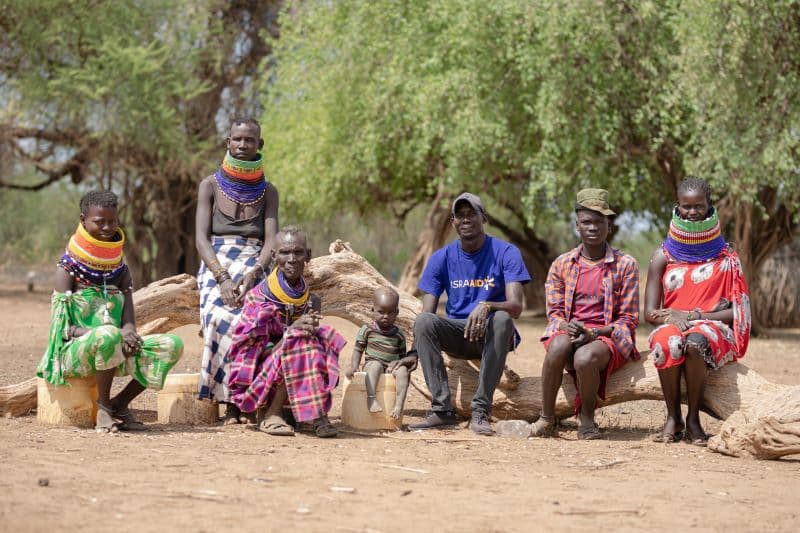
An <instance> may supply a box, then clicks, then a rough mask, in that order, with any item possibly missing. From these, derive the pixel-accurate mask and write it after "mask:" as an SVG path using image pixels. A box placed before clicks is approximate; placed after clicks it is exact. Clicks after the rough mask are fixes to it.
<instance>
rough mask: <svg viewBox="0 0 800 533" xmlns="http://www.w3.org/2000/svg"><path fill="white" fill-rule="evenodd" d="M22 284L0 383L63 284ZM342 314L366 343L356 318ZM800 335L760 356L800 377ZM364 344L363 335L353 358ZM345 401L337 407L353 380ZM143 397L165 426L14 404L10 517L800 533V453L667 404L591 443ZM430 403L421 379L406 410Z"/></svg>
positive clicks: (67, 527) (227, 524) (530, 352)
mask: <svg viewBox="0 0 800 533" xmlns="http://www.w3.org/2000/svg"><path fill="white" fill-rule="evenodd" d="M23 289H24V288H23V287H21V286H19V287H15V286H10V285H5V286H0V323H2V330H0V385H6V384H9V383H15V382H18V381H22V380H24V379H27V378H29V377H30V376H32V375H33V373H34V371H35V368H36V364H37V363H38V360H39V357H40V355H41V353H42V351H43V346H44V344H45V340H46V337H47V328H48V320H49V293H48V292H47V291H45V290H44V289H42V290H40V291H38V292H35V293H33V294H28V293H25V292H24V290H23ZM329 322H330V323H332V324H333V325H334V326H335V327H337V328H339V329H340V331H342V333H343V334H344V335H345V336H346V337H347V338H348V339H349V340H350V341H351V342H352V339H353V338H354V336H355V333H356V328H355V326H353V325H352V324H349V323H346V322H343V321H340V320H334V319H331V320H329ZM518 325H519V327H520V330H521V332H522V335H523V344H522V346H521V348H520V349H519V350H518V352H517V353H516V354H514V355H512V356H511V357H510V360H509V365H510V366H511V367H512V368H514V369H515V370H517V371H518V372H519V373H520V374H522V375H538V374H539V371H540V366H541V361H542V357H543V355H544V353H543V351H542V348H541V345H540V344H539V343H538V341H537V338H538V336H539V334H540V332H541V331H542V328H543V321H542V319H534V318H530V317H523V318H522V319H521V320H520V321H519V324H518ZM177 333H179V334H180V335H181V337H182V338H183V339H184V341H185V342H186V348H187V349H186V353H185V355H184V358H183V360H182V361H181V362H180V363H178V366H177V367H176V369H175V371H178V372H196V371H197V367H198V364H199V360H200V339H199V338H198V337H197V328H196V327H193V326H192V327H184V328H181V329H179V330H177ZM645 341H646V331H641V332H640V334H639V345H640V347H643V345H644V342H645ZM799 348H800V330H784V331H776V332H773V333H772V334H771V335H770V336H769V337H767V338H759V339H754V340H753V341H752V342H751V345H750V351H749V353H748V356H747V358H746V363H747V364H748V365H750V366H751V367H752V368H754V369H755V370H756V371H758V372H759V373H761V374H763V375H764V376H765V377H766V378H767V379H770V380H772V381H775V382H778V383H787V384H800V349H799ZM349 359H350V349H349V346H348V347H347V348H345V352H344V354H343V357H342V366H344V365H346V364H348V363H349ZM336 398H337V402H336V405H335V406H334V409H333V411H332V413H331V415H332V419H333V421H334V422H338V420H339V416H340V408H339V406H340V402H341V391H340V390H337V396H336ZM134 407H135V408H136V409H137V410H138V411H137V414H138V415H139V416H140V417H141V418H143V419H144V420H146V421H152V422H153V424H152V426H151V429H150V431H147V432H145V433H133V434H131V433H120V434H117V435H98V434H95V433H94V432H93V431H91V430H81V429H75V428H62V427H50V426H43V425H41V424H39V423H37V421H36V417H35V416H27V417H22V418H5V419H0V464H2V470H0V472H2V475H0V530H2V531H48V532H49V531H53V530H57V531H77V530H80V531H87V532H89V531H109V530H114V531H117V532H123V531H156V530H159V531H160V530H166V531H173V530H180V531H209V532H210V531H227V530H241V531H251V530H261V531H277V530H281V529H284V528H295V529H296V530H300V531H354V532H355V531H363V532H369V531H373V532H376V531H386V532H388V531H405V530H410V529H413V528H422V529H423V530H429V531H459V532H460V531H481V532H483V531H530V530H541V529H555V530H566V531H570V530H586V529H593V530H601V531H610V530H622V531H626V530H627V531H630V530H642V529H648V530H672V529H677V528H693V529H695V530H726V531H731V530H733V531H739V530H751V531H760V530H766V529H769V530H773V531H796V530H797V527H798V518H799V517H800V497H798V492H800V491H798V489H800V457H797V458H794V459H791V458H785V459H782V460H779V461H771V462H757V461H746V460H741V459H732V458H728V457H724V456H721V455H718V454H715V453H712V452H709V451H707V450H705V449H703V448H697V447H693V446H690V445H689V444H686V443H680V444H671V445H666V444H656V443H653V442H651V440H650V435H651V434H652V433H654V432H655V431H657V430H658V429H659V427H660V424H661V423H662V421H663V417H664V413H665V409H664V407H663V406H662V404H661V403H659V402H650V401H640V402H632V403H627V404H622V405H617V406H612V407H607V408H605V409H602V410H601V412H600V416H599V418H598V421H599V423H600V425H601V426H602V427H603V428H604V430H605V435H606V439H605V440H601V441H592V442H583V441H580V442H579V441H577V440H576V434H575V429H576V426H575V423H574V419H573V420H570V421H567V422H566V429H565V430H563V431H562V433H561V437H560V438H557V439H546V440H541V439H527V440H515V439H504V438H499V437H489V438H486V437H484V438H478V437H476V436H474V435H473V434H472V433H471V432H470V431H469V430H468V429H464V428H461V429H458V430H451V431H436V432H428V433H424V434H423V433H421V432H416V433H400V432H397V433H388V434H382V435H378V436H363V435H357V434H352V433H346V432H343V433H341V434H340V436H339V437H338V438H337V439H332V440H320V439H317V438H315V437H312V436H309V435H298V436H296V437H290V438H286V437H283V438H280V437H269V436H267V435H265V434H263V433H259V432H257V431H254V430H253V429H252V428H250V427H246V426H234V427H227V428H225V429H223V428H220V427H192V428H186V427H183V428H178V427H166V426H163V425H158V424H156V423H155V419H156V413H155V395H154V394H153V393H152V392H149V391H148V392H146V393H145V394H143V395H142V396H141V397H140V398H139V399H137V400H136V402H135V405H134ZM426 407H427V403H426V401H425V400H424V398H423V397H422V396H421V395H420V394H419V393H418V392H417V391H412V392H411V394H410V398H409V402H408V404H407V415H406V418H405V420H404V421H405V422H406V423H407V422H410V421H413V420H415V419H417V418H419V417H421V416H422V415H424V412H425V409H426ZM705 423H706V427H707V429H708V430H709V431H710V432H712V433H713V432H715V431H716V430H718V428H719V422H717V421H714V420H711V419H708V418H706V419H705ZM43 479H46V480H47V481H48V484H47V486H41V483H42V482H41V481H40V480H43Z"/></svg>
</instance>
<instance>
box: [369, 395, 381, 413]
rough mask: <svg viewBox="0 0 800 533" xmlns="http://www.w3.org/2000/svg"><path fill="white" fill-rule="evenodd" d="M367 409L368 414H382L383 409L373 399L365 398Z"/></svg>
mask: <svg viewBox="0 0 800 533" xmlns="http://www.w3.org/2000/svg"><path fill="white" fill-rule="evenodd" d="M367 409H369V412H370V413H380V412H383V408H382V407H381V404H379V403H378V400H377V399H375V398H370V397H369V396H367Z"/></svg>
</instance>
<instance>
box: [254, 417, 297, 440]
mask: <svg viewBox="0 0 800 533" xmlns="http://www.w3.org/2000/svg"><path fill="white" fill-rule="evenodd" d="M258 430H259V431H263V432H264V433H266V434H267V435H272V436H273V437H293V436H294V428H293V427H292V426H290V425H289V424H287V423H286V422H285V421H284V420H283V419H281V418H280V417H278V416H274V417H270V418H266V419H264V420H262V421H261V423H260V424H259V425H258Z"/></svg>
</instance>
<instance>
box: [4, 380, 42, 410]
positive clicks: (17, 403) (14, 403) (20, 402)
mask: <svg viewBox="0 0 800 533" xmlns="http://www.w3.org/2000/svg"><path fill="white" fill-rule="evenodd" d="M33 409H36V378H31V379H28V380H25V381H23V382H21V383H14V384H13V385H6V386H4V387H0V415H7V416H25V415H27V414H29V413H30V412H31V411H32V410H33Z"/></svg>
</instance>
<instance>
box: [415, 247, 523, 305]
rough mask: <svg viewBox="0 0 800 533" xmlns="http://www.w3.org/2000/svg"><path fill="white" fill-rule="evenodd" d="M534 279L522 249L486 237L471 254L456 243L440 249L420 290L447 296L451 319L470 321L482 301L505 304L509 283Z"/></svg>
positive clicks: (427, 266)
mask: <svg viewBox="0 0 800 533" xmlns="http://www.w3.org/2000/svg"><path fill="white" fill-rule="evenodd" d="M530 280H531V276H530V274H528V269H526V268H525V263H523V262H522V254H520V252H519V248H517V247H516V246H514V245H513V244H509V243H507V242H505V241H501V240H500V239H496V238H494V237H490V236H489V235H487V236H486V240H485V241H484V243H483V246H481V249H480V250H478V251H477V252H473V253H467V252H465V251H464V250H462V249H461V241H460V240H456V241H453V242H451V243H450V244H448V245H447V246H445V247H444V248H440V249H438V250H436V251H435V252H434V253H433V255H432V256H431V258H430V259H429V260H428V264H427V265H425V271H424V272H423V273H422V278H420V280H419V288H420V290H422V291H424V292H427V293H428V294H432V295H434V296H436V297H437V298H438V297H439V296H441V295H442V293H443V292H446V293H447V316H448V317H449V318H467V317H468V316H469V314H470V312H472V310H473V309H474V308H475V306H476V305H477V304H478V302H482V301H487V302H504V301H505V299H506V283H510V282H512V281H518V282H520V283H522V284H525V283H528V282H529V281H530Z"/></svg>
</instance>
